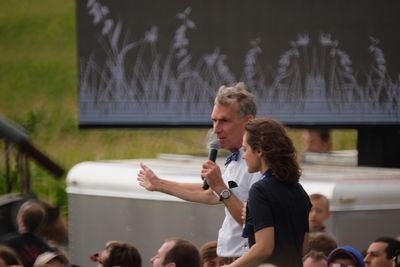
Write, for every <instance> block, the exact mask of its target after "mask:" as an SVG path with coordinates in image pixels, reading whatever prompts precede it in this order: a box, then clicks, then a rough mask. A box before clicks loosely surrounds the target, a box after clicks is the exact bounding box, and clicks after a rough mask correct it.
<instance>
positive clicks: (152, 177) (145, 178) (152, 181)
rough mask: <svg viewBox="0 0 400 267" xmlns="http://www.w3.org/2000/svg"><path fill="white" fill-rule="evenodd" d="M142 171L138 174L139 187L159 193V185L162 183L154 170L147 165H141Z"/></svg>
mask: <svg viewBox="0 0 400 267" xmlns="http://www.w3.org/2000/svg"><path fill="white" fill-rule="evenodd" d="M140 167H141V170H140V171H139V173H138V176H137V180H138V181H139V185H140V186H143V187H144V188H146V189H147V190H149V191H157V190H158V188H157V185H158V183H159V182H160V180H161V179H160V178H159V177H158V176H157V175H156V174H155V173H154V172H153V170H152V169H150V168H149V167H147V166H146V165H145V164H143V163H140Z"/></svg>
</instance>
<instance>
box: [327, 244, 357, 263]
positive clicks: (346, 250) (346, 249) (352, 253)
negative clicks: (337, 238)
mask: <svg viewBox="0 0 400 267" xmlns="http://www.w3.org/2000/svg"><path fill="white" fill-rule="evenodd" d="M338 255H347V256H348V257H349V258H350V259H352V260H353V261H354V262H355V263H356V264H357V265H356V266H355V267H364V257H363V256H362V255H361V253H360V252H359V251H358V250H357V249H355V248H353V247H352V246H341V247H337V248H335V249H334V250H332V252H331V253H329V255H328V265H329V264H330V263H331V262H332V261H333V260H334V259H335V258H337V256H338Z"/></svg>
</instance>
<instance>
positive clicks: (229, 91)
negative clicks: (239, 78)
mask: <svg viewBox="0 0 400 267" xmlns="http://www.w3.org/2000/svg"><path fill="white" fill-rule="evenodd" d="M234 101H237V102H238V103H239V105H240V115H242V116H246V115H252V116H256V114H257V104H256V98H255V96H254V95H253V94H252V93H250V92H249V91H247V89H246V86H245V85H244V83H243V82H239V83H237V84H234V85H232V86H229V87H228V86H224V85H223V86H221V87H220V88H219V89H218V92H217V96H216V97H215V101H214V104H219V105H229V104H231V103H232V102H234Z"/></svg>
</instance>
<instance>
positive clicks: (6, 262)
mask: <svg viewBox="0 0 400 267" xmlns="http://www.w3.org/2000/svg"><path fill="white" fill-rule="evenodd" d="M7 266H22V263H21V261H20V260H19V259H18V256H17V254H16V253H15V251H14V250H12V249H11V248H9V247H7V246H4V245H0V267H7Z"/></svg>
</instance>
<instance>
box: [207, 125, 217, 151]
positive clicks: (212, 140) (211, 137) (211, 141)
mask: <svg viewBox="0 0 400 267" xmlns="http://www.w3.org/2000/svg"><path fill="white" fill-rule="evenodd" d="M207 139H208V143H207V148H208V150H211V149H219V141H218V138H217V135H216V134H215V133H214V131H213V129H210V130H209V131H208V133H207Z"/></svg>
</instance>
